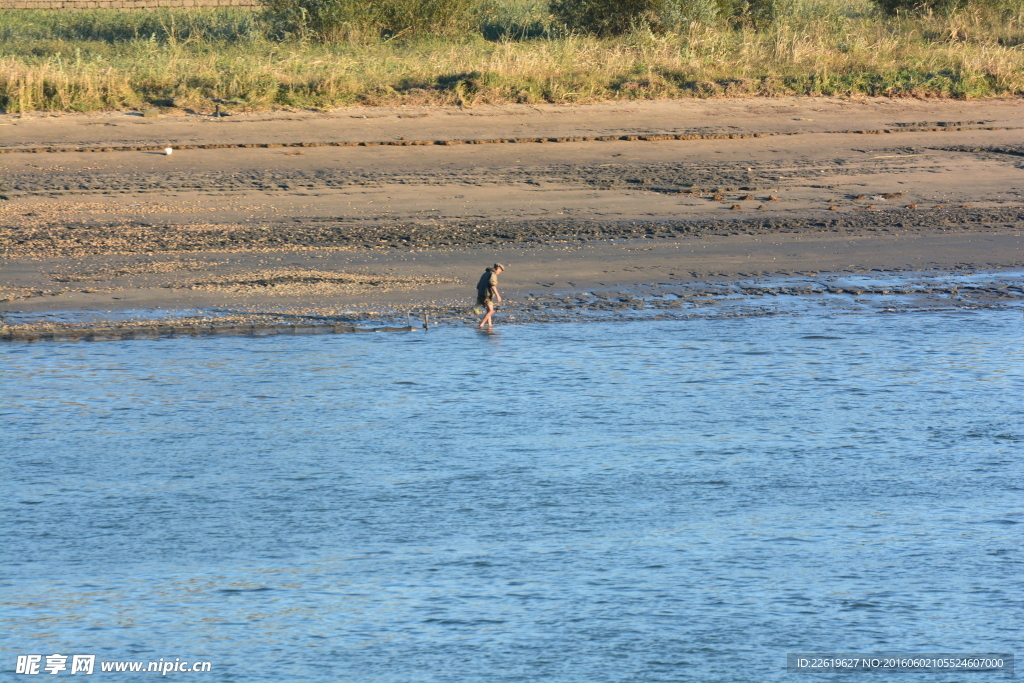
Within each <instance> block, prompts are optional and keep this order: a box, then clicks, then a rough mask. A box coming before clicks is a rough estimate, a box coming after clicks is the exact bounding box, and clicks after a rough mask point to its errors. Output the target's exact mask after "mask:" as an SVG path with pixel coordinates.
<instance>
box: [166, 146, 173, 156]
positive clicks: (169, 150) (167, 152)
mask: <svg viewBox="0 0 1024 683" xmlns="http://www.w3.org/2000/svg"><path fill="white" fill-rule="evenodd" d="M173 151H174V148H173V147H164V154H166V155H167V156H171V152H173Z"/></svg>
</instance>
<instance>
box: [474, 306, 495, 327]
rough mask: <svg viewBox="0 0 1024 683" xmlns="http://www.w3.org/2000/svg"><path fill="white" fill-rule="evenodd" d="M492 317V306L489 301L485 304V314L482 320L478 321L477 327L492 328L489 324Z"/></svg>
mask: <svg viewBox="0 0 1024 683" xmlns="http://www.w3.org/2000/svg"><path fill="white" fill-rule="evenodd" d="M492 315H494V304H493V303H491V302H490V301H488V302H487V313H486V314H485V315H484V319H483V320H481V321H480V324H479V325H477V327H480V328H483V327H493V325H492V324H491V316H492Z"/></svg>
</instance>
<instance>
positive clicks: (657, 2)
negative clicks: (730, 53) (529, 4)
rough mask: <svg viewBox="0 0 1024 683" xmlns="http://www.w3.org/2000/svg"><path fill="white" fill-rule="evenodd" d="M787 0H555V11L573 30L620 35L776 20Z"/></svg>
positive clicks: (552, 8) (553, 4) (552, 7)
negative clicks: (691, 25)
mask: <svg viewBox="0 0 1024 683" xmlns="http://www.w3.org/2000/svg"><path fill="white" fill-rule="evenodd" d="M786 1H787V0H551V13H552V14H553V15H554V16H555V18H556V19H557V20H558V21H560V22H561V23H562V24H563V25H564V26H565V27H566V28H568V29H569V30H570V31H577V32H582V33H593V34H596V35H617V34H622V33H627V32H629V31H632V30H636V29H649V30H651V31H654V32H656V33H660V32H664V31H674V30H680V29H683V28H685V27H687V26H689V25H690V24H692V23H694V22H697V23H702V24H711V23H714V22H716V21H719V20H722V19H732V20H740V21H753V22H755V23H757V22H763V21H769V20H771V19H774V17H775V15H776V14H777V13H778V12H779V9H780V7H781V6H782V4H783V3H785V2H786Z"/></svg>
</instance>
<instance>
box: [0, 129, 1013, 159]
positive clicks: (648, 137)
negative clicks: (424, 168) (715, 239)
mask: <svg viewBox="0 0 1024 683" xmlns="http://www.w3.org/2000/svg"><path fill="white" fill-rule="evenodd" d="M1022 129H1024V128H1022V127H1020V126H984V127H979V128H964V127H961V128H947V127H930V128H882V129H878V130H829V131H809V132H806V133H718V134H708V135H701V134H694V133H679V134H674V133H654V134H644V135H596V136H586V135H578V136H566V137H524V138H484V139H475V138H471V139H451V140H363V141H339V142H256V143H253V142H239V143H231V144H199V145H171V147H173V148H174V149H181V150H188V149H270V148H278V147H379V146H391V147H417V146H429V145H441V146H451V145H503V144H510V145H511V144H527V143H548V142H555V143H558V142H623V141H624V142H637V141H644V142H661V141H665V140H745V139H748V138H768V137H776V136H781V135H809V134H815V133H817V134H825V135H886V134H892V133H938V132H953V133H955V132H964V131H971V130H992V131H995V130H1022ZM166 148H167V146H166V145H120V146H117V147H111V146H104V147H6V148H0V154H17V153H21V154H46V153H54V154H56V153H68V152H159V151H163V150H164V149H166Z"/></svg>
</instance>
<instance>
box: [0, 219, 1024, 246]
mask: <svg viewBox="0 0 1024 683" xmlns="http://www.w3.org/2000/svg"><path fill="white" fill-rule="evenodd" d="M1021 223H1024V208H1001V209H941V210H930V211H922V210H916V209H889V210H875V211H867V210H865V211H859V212H857V213H855V214H848V215H844V216H835V217H828V218H810V217H804V218H772V217H765V218H747V219H741V218H737V219H703V220H660V221H640V220H625V221H599V220H580V219H560V220H529V221H486V220H479V219H478V220H473V221H466V220H459V221H443V222H442V221H430V222H424V223H397V224H396V223H386V224H380V223H378V224H371V223H369V222H368V221H367V222H355V221H339V220H337V219H330V218H310V219H303V220H302V221H301V222H300V223H296V222H295V220H294V219H290V220H288V221H282V222H279V223H271V224H266V223H264V224H260V225H253V226H245V227H225V228H224V229H219V230H208V231H203V232H202V233H199V234H197V233H194V232H192V231H190V230H189V229H188V226H173V225H165V226H152V225H145V226H139V225H131V226H113V227H107V226H102V227H97V226H81V227H74V226H68V227H62V228H12V229H8V230H6V231H4V232H3V233H0V254H2V255H3V256H5V257H18V256H24V255H29V254H35V253H42V252H46V253H47V254H49V255H85V254H104V253H107V254H113V253H138V252H194V251H207V250H210V251H222V250H227V251H247V250H273V249H283V248H296V247H298V248H332V247H334V248H341V247H392V248H393V247H438V246H471V245H481V244H516V243H519V244H527V243H544V242H564V241H587V240H600V239H627V238H673V237H680V236H683V235H694V234H704V233H719V234H728V233H741V232H746V233H784V232H841V231H846V230H874V231H878V230H882V231H884V230H892V229H913V228H932V229H943V228H948V229H968V228H972V227H985V226H988V225H994V224H1018V225H1019V224H1021ZM126 227H130V228H131V230H130V232H126V231H125V228H126Z"/></svg>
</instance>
